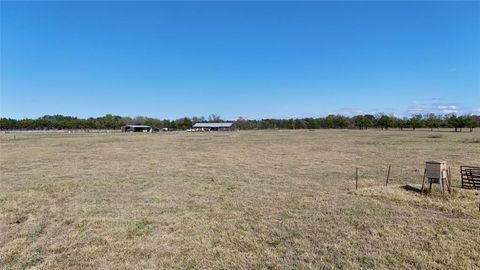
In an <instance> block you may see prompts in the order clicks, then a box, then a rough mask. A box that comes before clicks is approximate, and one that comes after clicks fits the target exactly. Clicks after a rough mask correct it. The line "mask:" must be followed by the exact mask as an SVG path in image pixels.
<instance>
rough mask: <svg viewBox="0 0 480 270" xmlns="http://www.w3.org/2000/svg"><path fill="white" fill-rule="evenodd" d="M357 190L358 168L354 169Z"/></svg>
mask: <svg viewBox="0 0 480 270" xmlns="http://www.w3.org/2000/svg"><path fill="white" fill-rule="evenodd" d="M357 189H358V168H355V190H357Z"/></svg>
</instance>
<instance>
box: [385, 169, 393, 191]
mask: <svg viewBox="0 0 480 270" xmlns="http://www.w3.org/2000/svg"><path fill="white" fill-rule="evenodd" d="M391 166H392V165H388V173H387V181H385V186H386V187H387V186H388V179H389V178H390V167H391Z"/></svg>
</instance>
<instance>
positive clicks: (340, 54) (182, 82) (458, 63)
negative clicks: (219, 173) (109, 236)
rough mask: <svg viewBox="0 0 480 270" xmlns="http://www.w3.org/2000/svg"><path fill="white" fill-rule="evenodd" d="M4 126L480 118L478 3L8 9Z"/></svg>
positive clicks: (8, 5) (4, 5)
mask: <svg viewBox="0 0 480 270" xmlns="http://www.w3.org/2000/svg"><path fill="white" fill-rule="evenodd" d="M0 73H1V82H0V86H1V95H0V99H1V100H0V106H1V108H0V109H1V116H2V117H12V118H24V117H31V118H32V117H33V118H35V117H39V116H42V115H45V114H64V115H73V116H79V117H91V116H93V117H96V116H102V115H104V114H107V113H112V114H117V115H123V116H138V115H143V116H150V117H158V118H170V119H173V118H178V117H183V116H194V115H195V116H208V115H210V114H217V115H221V116H222V117H223V118H226V119H235V118H237V117H239V116H242V117H246V118H252V119H253V118H267V117H275V118H284V117H317V116H324V115H327V114H329V113H342V114H345V115H352V114H360V113H378V112H385V113H393V114H396V115H399V116H404V115H405V116H408V115H409V114H411V113H427V112H435V113H448V112H457V113H476V114H480V2H176V3H175V2H140V3H138V2H137V3H135V2H5V1H2V2H1V71H0Z"/></svg>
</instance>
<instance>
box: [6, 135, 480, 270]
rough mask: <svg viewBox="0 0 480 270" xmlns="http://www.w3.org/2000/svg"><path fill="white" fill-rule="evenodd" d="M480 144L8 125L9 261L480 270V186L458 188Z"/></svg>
mask: <svg viewBox="0 0 480 270" xmlns="http://www.w3.org/2000/svg"><path fill="white" fill-rule="evenodd" d="M432 135H433V136H432ZM479 142H480V132H479V131H478V130H475V131H474V132H472V133H470V132H463V133H454V132H430V131H425V130H424V131H415V132H412V131H404V132H400V131H393V130H390V131H380V130H368V131H360V130H315V131H309V130H297V131H287V130H285V131H283V130H270V131H240V132H209V133H186V132H171V133H154V134H121V133H110V134H107V133H104V134H24V133H19V134H16V135H15V138H14V134H1V135H0V146H1V148H0V151H1V152H0V170H1V174H0V176H1V178H0V269H24V268H36V269H89V268H90V269H91V268H102V269H145V268H149V269H186V268H187V269H207V268H208V269H338V268H342V269H372V268H375V269H412V268H415V269H480V211H479V203H480V192H479V191H472V190H462V189H460V188H459V186H460V180H459V177H460V176H459V168H460V165H474V166H475V165H476V166H478V165H480V143H479ZM432 159H444V160H447V161H448V163H449V166H450V167H451V169H452V173H453V177H452V181H453V186H454V190H453V192H452V194H450V195H442V193H441V192H440V191H439V188H438V186H434V187H435V189H434V190H433V192H432V193H431V194H430V195H428V196H425V195H421V194H420V193H419V188H420V186H421V182H422V175H423V168H424V162H425V161H426V160H432ZM390 164H391V165H392V170H391V175H390V182H389V185H388V187H385V179H386V175H387V169H388V165H390ZM355 168H358V169H359V182H358V190H355Z"/></svg>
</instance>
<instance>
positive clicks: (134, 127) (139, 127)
mask: <svg viewBox="0 0 480 270" xmlns="http://www.w3.org/2000/svg"><path fill="white" fill-rule="evenodd" d="M152 131H153V128H152V127H151V126H146V125H126V126H123V127H122V132H152Z"/></svg>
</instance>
